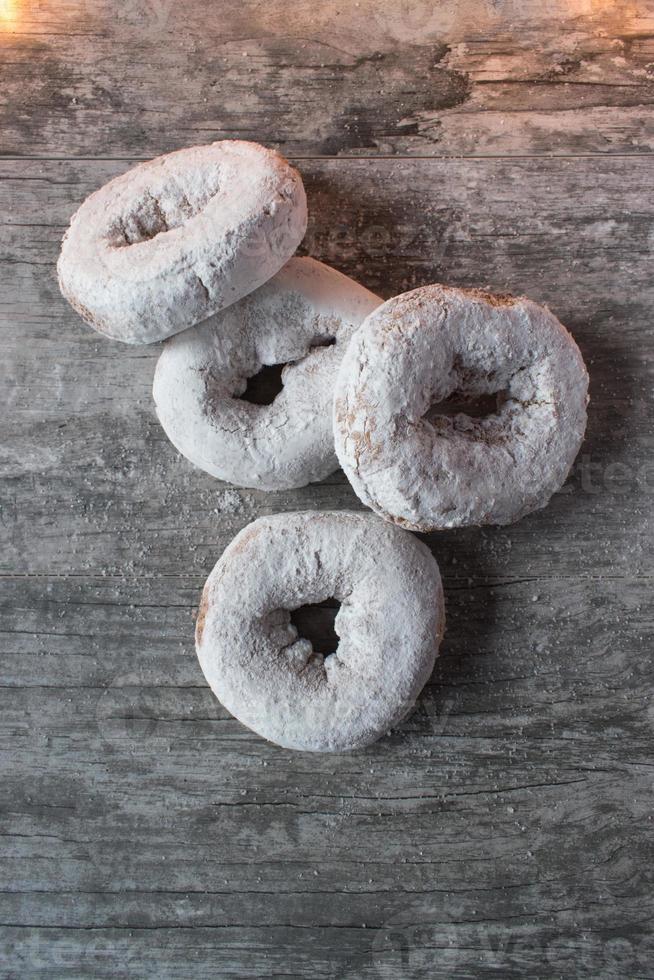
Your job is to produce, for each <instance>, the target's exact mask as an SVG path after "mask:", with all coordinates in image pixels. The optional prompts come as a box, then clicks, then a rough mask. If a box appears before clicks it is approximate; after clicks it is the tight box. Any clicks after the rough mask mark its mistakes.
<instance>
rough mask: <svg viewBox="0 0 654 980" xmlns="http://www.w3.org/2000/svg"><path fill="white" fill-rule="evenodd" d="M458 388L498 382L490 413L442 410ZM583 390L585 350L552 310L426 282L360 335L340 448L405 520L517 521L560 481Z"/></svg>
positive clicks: (489, 389)
mask: <svg viewBox="0 0 654 980" xmlns="http://www.w3.org/2000/svg"><path fill="white" fill-rule="evenodd" d="M453 392H461V393H464V394H465V395H467V396H470V397H472V398H475V397H478V396H481V395H490V394H494V393H501V394H500V396H499V398H498V405H497V408H496V411H495V412H494V413H492V414H491V415H489V416H487V417H485V418H470V417H468V416H467V415H465V414H463V413H461V414H456V415H454V417H446V416H445V415H441V416H439V415H438V414H437V412H438V409H437V407H435V406H437V405H438V404H442V403H443V402H444V401H445V399H447V398H448V396H450V395H451V394H452V393H453ZM587 401H588V375H587V373H586V369H585V367H584V363H583V360H582V357H581V354H580V352H579V349H578V348H577V345H576V344H575V342H574V340H573V339H572V337H571V336H570V334H569V333H568V332H567V330H566V329H565V328H564V327H563V326H562V325H561V324H560V323H559V321H558V320H557V319H556V318H555V317H554V316H553V315H552V314H551V313H550V312H549V311H548V310H547V309H545V308H543V307H540V306H537V305H536V304H535V303H532V302H531V301H530V300H528V299H524V298H518V299H516V298H512V297H501V296H493V295H490V294H487V293H483V292H480V291H478V290H461V289H452V288H447V287H444V286H437V285H433V286H425V287H422V288H420V289H416V290H413V291H412V292H409V293H404V294H403V295H401V296H397V297H395V298H394V299H391V300H389V301H388V302H387V303H384V305H383V306H381V307H379V308H378V309H377V310H376V311H375V312H374V313H372V314H371V315H370V316H369V317H368V319H367V320H366V321H365V323H364V324H363V325H362V326H361V329H360V330H359V331H358V332H357V334H356V335H355V337H354V338H353V340H352V341H351V343H350V346H349V348H348V351H347V353H346V356H345V357H344V359H343V362H342V364H341V369H340V372H339V376H338V379H337V384H336V392H335V403H334V406H335V407H334V435H335V444H336V451H337V454H338V458H339V461H340V463H341V466H342V467H343V469H344V470H345V472H346V474H347V476H348V478H349V480H350V482H351V484H352V486H353V487H354V490H355V491H356V493H357V495H358V496H359V497H360V499H361V500H362V501H363V502H364V503H365V504H367V505H368V506H369V507H371V508H372V509H373V510H374V511H375V512H376V513H378V514H380V515H381V516H382V517H384V518H386V519H387V520H390V521H393V522H395V523H397V524H400V525H401V526H403V527H406V528H410V529H412V530H418V531H429V530H434V529H437V528H451V527H460V526H462V525H467V524H509V523H511V522H512V521H516V520H518V519H519V518H520V517H522V516H524V515H525V514H528V513H529V512H530V511H533V510H535V509H537V508H539V507H544V506H545V505H546V504H547V502H548V501H549V499H550V497H551V495H552V494H553V493H554V492H555V491H556V490H558V489H559V488H560V487H561V486H562V484H563V483H564V481H565V479H566V477H567V475H568V472H569V470H570V467H571V466H572V463H573V461H574V459H575V457H576V455H577V452H578V451H579V447H580V445H581V442H582V439H583V436H584V431H585V427H586V404H587ZM434 413H436V414H434Z"/></svg>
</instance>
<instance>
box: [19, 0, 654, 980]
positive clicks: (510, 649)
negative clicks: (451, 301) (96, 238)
mask: <svg viewBox="0 0 654 980" xmlns="http://www.w3.org/2000/svg"><path fill="white" fill-rule="evenodd" d="M653 105H654V3H653V2H652V0H635V2H631V0H613V2H609V0H551V2H550V3H543V2H542V0H538V2H537V0H520V2H518V0H446V2H443V3H441V4H434V3H427V2H423V0H411V2H406V0H400V2H397V3H390V2H389V3H382V2H381V0H359V2H357V3H353V2H350V0H323V2H322V3H318V2H317V0H285V2H281V0H241V2H240V3H239V4H231V3H228V2H227V0H217V2H213V3H211V2H210V0H204V2H201V0H185V2H184V3H182V2H180V3H172V2H171V0H126V2H121V3H118V2H113V3H109V2H108V0H93V2H91V0H88V2H86V3H85V2H82V0H67V2H65V0H31V2H30V0H0V133H1V136H0V139H1V145H0V151H1V156H0V324H1V342H2V358H1V364H0V370H1V371H2V374H3V376H4V383H3V391H4V392H6V395H7V403H6V405H7V407H6V409H5V411H4V412H3V415H2V423H1V424H2V428H3V439H2V453H3V464H2V469H3V476H4V481H3V486H2V520H1V525H0V527H1V531H2V539H3V540H2V552H1V554H2V569H3V572H2V606H1V608H2V621H1V630H2V634H1V635H2V660H1V664H2V674H1V680H0V684H1V687H0V702H1V705H2V712H1V715H0V732H1V738H2V743H1V754H0V765H1V767H2V781H1V784H0V796H1V814H0V816H1V823H0V827H1V835H2V836H1V839H0V848H1V856H0V922H1V924H2V931H1V933H0V975H1V976H2V977H3V978H4V977H9V978H21V980H23V978H25V977H49V978H51V977H54V978H60V977H94V978H95V977H112V978H114V977H136V978H141V977H148V978H149V977H152V978H174V980H180V978H193V980H197V978H214V977H218V978H237V977H238V978H252V977H269V976H275V977H289V978H290V977H307V978H309V977H310V978H330V980H331V978H339V980H340V978H347V980H355V978H356V980H360V978H363V980H374V978H382V980H384V978H385V980H397V978H399V980H402V978H427V977H429V978H434V977H439V978H448V980H449V978H451V977H487V976H488V977H490V976H492V977H496V976H501V977H503V978H506V977H509V978H511V977H530V978H531V977H558V976H562V977H566V978H569V977H586V976H589V977H590V976H592V977H602V978H604V977H610V978H613V977H615V978H618V977H619V978H635V977H650V976H654V947H653V944H652V932H651V922H652V916H653V913H654V901H653V898H652V857H653V848H652V840H653V834H652V779H653V772H654V770H653V769H652V765H653V762H652V752H651V742H652V726H653V723H654V709H653V708H652V705H651V702H650V694H651V681H652V648H653V642H652V640H653V632H654V630H653V617H652V542H653V534H652V494H653V490H654V462H653V460H652V448H653V446H654V440H653V437H652V401H651V396H652V373H653V372H652V365H653V362H652V354H653V351H654V337H653V316H654V314H653V310H654V265H653V252H654V199H653V196H652V182H653V178H654V167H653V165H652V160H653V157H652V150H654V113H653ZM223 137H238V138H245V139H254V140H258V141H261V142H264V143H266V144H269V145H271V146H277V147H279V148H280V149H281V150H282V151H283V152H284V153H285V154H286V155H288V156H289V157H290V158H291V159H292V160H293V161H294V162H295V163H296V164H297V166H298V167H299V168H300V169H301V171H302V174H303V176H304V178H305V181H306V186H307V190H308V196H309V204H310V208H311V221H310V228H309V232H308V235H307V239H306V242H305V250H306V251H307V252H309V253H310V254H312V255H315V256H316V257H317V258H320V259H323V260H324V261H327V262H329V263H332V264H333V265H335V266H337V267H338V268H339V269H341V270H343V271H345V272H346V273H348V274H350V275H352V276H354V277H355V278H357V279H359V280H360V281H361V282H363V283H364V284H365V285H366V286H368V287H370V288H371V289H374V290H377V291H379V292H381V293H382V294H383V295H384V296H390V295H392V294H394V293H397V292H400V291H402V290H404V289H408V288H411V287H413V286H416V285H419V284H423V283H428V282H432V281H435V280H442V281H445V282H448V283H451V284H455V285H465V286H470V285H480V286H488V287H490V288H491V289H494V290H499V291H513V292H517V293H526V294H528V295H529V296H531V297H532V298H533V299H535V300H537V301H539V302H544V303H547V304H548V305H549V306H550V307H551V308H552V310H553V311H554V312H555V313H556V314H557V316H559V317H560V318H561V319H562V320H563V322H564V323H566V324H567V325H568V326H569V327H570V329H571V330H572V331H573V333H574V335H575V337H576V338H577V340H578V342H579V344H580V346H581V348H582V350H583V353H584V356H585V357H586V359H587V363H588V366H589V370H590V374H591V396H592V402H591V406H590V422H589V429H588V436H587V439H586V442H585V444H584V447H583V449H582V452H581V454H580V457H579V459H578V462H577V464H576V466H575V468H574V471H573V474H572V476H571V478H570V480H569V481H568V483H567V484H566V486H565V488H564V489H563V491H562V492H561V493H560V494H558V495H557V496H556V497H555V498H554V500H553V501H552V503H551V505H550V506H549V507H548V508H547V509H546V510H544V511H541V512H540V513H537V514H534V515H532V516H531V517H528V518H526V519H525V520H523V521H521V522H520V523H518V524H516V525H514V526H513V527H508V528H485V529H477V528H470V529H466V530H463V531H460V532H456V533H446V534H438V535H432V536H431V537H430V538H429V543H430V545H431V546H432V547H433V550H434V554H435V555H436V556H437V558H438V561H439V563H440V565H441V569H442V572H443V575H444V580H445V586H446V594H447V602H448V616H449V619H448V631H447V636H446V640H445V643H444V646H443V651H442V658H441V660H440V662H439V666H438V667H437V669H436V672H435V674H434V676H433V678H432V680H431V682H430V683H429V685H428V687H427V688H426V690H425V692H424V694H423V696H422V698H421V700H420V703H419V706H418V710H417V711H416V713H415V714H414V715H413V717H412V718H411V719H410V720H409V721H407V722H406V724H404V725H403V726H402V728H401V729H400V730H398V731H395V732H393V733H392V734H391V735H390V736H389V737H387V738H385V739H383V740H382V741H380V742H379V743H378V744H377V745H375V746H374V747H373V748H371V749H369V750H367V751H362V752H356V753H354V754H350V755H342V756H313V755H305V754H298V753H292V752H288V751H285V750H282V749H279V748H276V747H274V746H271V745H268V744H266V743H265V742H263V741H262V740H261V739H260V738H258V737H256V736H255V735H254V734H252V733H250V732H249V731H247V730H246V729H244V728H243V727H242V726H241V725H240V724H238V723H237V722H236V721H234V720H233V719H232V718H231V717H230V716H229V715H228V714H227V712H226V711H225V710H223V708H222V707H221V705H220V704H219V703H218V702H217V701H216V700H215V698H214V697H213V696H212V694H211V693H210V691H209V689H208V688H207V686H206V684H205V682H204V678H203V675H202V673H201V671H200V668H199V666H198V663H197V660H196V658H195V654H194V650H193V621H194V615H195V612H196V609H197V603H198V598H199V593H200V589H201V587H202V584H203V581H204V579H205V577H206V575H207V573H208V571H209V570H210V569H211V567H212V566H213V564H214V563H215V561H216V560H217V558H218V557H219V555H220V554H221V552H222V550H223V548H224V547H225V546H226V544H227V543H228V542H229V541H230V540H231V538H232V537H233V536H234V534H235V533H236V532H237V531H238V530H239V529H240V528H241V527H243V526H244V525H245V524H246V523H248V522H249V521H250V520H252V519H253V518H255V517H256V516H257V515H261V514H267V513H271V512H276V511H286V510H302V509H306V508H314V507H318V508H335V509H343V508H354V509H360V504H359V502H358V500H357V499H356V498H355V496H354V494H353V493H352V491H351V490H350V488H349V486H348V484H347V482H346V480H345V478H344V477H343V475H342V474H341V473H340V472H339V473H336V474H334V475H333V476H332V477H331V478H330V479H328V480H326V481H325V482H324V483H322V484H320V485H316V486H311V487H306V488H305V489H303V490H298V491H293V492H288V493H269V494H265V493H260V492H257V491H252V490H239V489H235V488H233V487H230V486H226V485H224V484H221V483H219V482H217V481H215V480H212V479H211V478H210V477H208V476H207V475H205V474H203V473H201V472H199V471H198V470H195V469H193V468H192V467H191V466H190V464H189V463H187V462H186V460H184V459H183V458H181V457H180V456H179V455H178V454H177V453H176V452H175V450H174V449H173V447H172V446H171V445H170V444H169V442H168V441H167V439H166V437H165V436H164V434H163V432H162V430H161V429H160V427H159V425H158V423H157V421H156V418H155V415H154V411H153V405H152V399H151V395H150V388H151V381H152V373H153V369H154V365H155V361H156V358H157V356H158V349H157V348H156V347H155V348H148V349H130V348H127V347H123V346H120V345H119V344H116V343H111V342H109V341H106V340H104V339H103V338H101V337H100V336H98V335H96V334H94V333H93V332H92V331H91V330H90V329H89V328H88V327H86V326H85V325H84V324H83V323H82V322H81V321H80V320H79V319H78V318H77V317H76V316H75V315H74V314H73V313H72V311H71V310H70V309H69V308H68V306H67V305H66V304H65V302H64V301H63V299H62V298H61V297H60V296H59V293H58V290H57V285H56V280H55V275H54V263H55V260H56V257H57V254H58V249H59V243H60V239H61V236H62V234H63V232H64V229H65V227H66V225H67V223H68V221H69V218H70V216H71V214H72V213H73V211H74V210H75V208H76V207H77V206H78V205H79V204H80V202H81V201H82V200H83V199H84V198H85V197H86V195H87V194H88V193H89V192H90V191H92V190H94V189H95V188H97V187H99V186H100V185H101V184H103V183H104V182H105V181H106V180H107V179H109V178H110V177H112V176H114V175H115V174H118V173H121V172H122V171H124V170H125V169H127V168H128V167H129V166H130V164H132V163H133V162H134V161H137V160H142V159H147V158H150V157H152V156H154V155H156V154H158V153H161V152H165V151H168V150H172V149H175V148H178V147H181V146H186V145H188V144H192V143H196V142H209V141H211V140H214V139H221V138H223ZM389 654H392V651H389Z"/></svg>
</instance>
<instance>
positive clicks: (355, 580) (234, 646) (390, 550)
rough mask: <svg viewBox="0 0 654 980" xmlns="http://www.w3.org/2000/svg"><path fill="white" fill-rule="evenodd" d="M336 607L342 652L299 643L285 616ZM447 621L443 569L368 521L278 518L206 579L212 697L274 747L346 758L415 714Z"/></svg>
mask: <svg viewBox="0 0 654 980" xmlns="http://www.w3.org/2000/svg"><path fill="white" fill-rule="evenodd" d="M332 597H333V598H335V599H337V600H338V601H339V602H340V603H341V607H340V609H339V611H338V614H337V616H336V621H335V629H336V632H337V634H338V636H339V643H338V648H337V650H336V652H335V653H333V654H331V655H329V656H328V657H326V658H324V657H323V656H322V655H321V654H318V653H315V652H314V651H313V648H312V646H311V643H310V642H309V641H308V640H306V639H300V638H298V634H297V630H296V629H295V627H294V626H293V625H292V624H291V622H290V614H289V610H294V609H297V608H299V607H301V606H303V605H306V604H313V603H318V602H322V601H324V600H326V599H328V598H332ZM444 623H445V617H444V603H443V592H442V586H441V579H440V575H439V572H438V566H437V564H436V562H435V560H434V558H433V557H432V555H431V552H430V551H429V550H428V548H427V547H426V546H425V545H424V544H422V543H421V542H420V541H418V540H417V539H416V538H414V537H413V536H412V535H410V534H406V533H405V532H404V531H401V530H399V528H395V527H393V526H392V525H390V524H384V523H383V522H382V521H380V520H378V518H376V517H373V516H372V515H370V514H353V513H347V512H340V513H318V512H313V511H310V512H306V513H302V514H276V515H275V516H273V517H262V518H260V519H259V520H257V521H254V523H252V524H250V525H249V526H248V527H246V528H245V529H244V530H242V531H241V532H240V534H238V535H237V536H236V538H235V539H234V540H233V541H232V543H231V544H230V545H229V547H228V548H227V550H226V551H225V553H224V554H223V556H222V558H221V559H220V561H219V562H218V564H217V565H216V567H215V568H214V570H213V571H212V573H211V575H210V576H209V578H208V580H207V584H206V586H205V588H204V593H203V596H202V602H201V605H200V610H199V613H198V620H197V629H196V648H197V653H198V657H199V660H200V665H201V667H202V670H203V671H204V674H205V677H206V678H207V681H208V682H209V685H210V686H211V688H212V690H213V692H214V694H215V695H216V696H217V697H218V698H219V699H220V701H221V702H222V703H223V704H224V706H225V707H226V708H227V710H228V711H230V712H231V713H232V714H233V715H234V716H235V717H236V718H238V720H239V721H241V722H242V723H243V724H244V725H247V726H248V728H251V729H252V730H253V731H255V732H257V733H258V734H259V735H262V736H263V737H264V738H266V739H268V740H269V741H271V742H276V743H277V744H278V745H282V746H285V747H286V748H291V749H301V750H305V751H309V752H339V751H345V750H348V749H354V748H358V747H360V746H364V745H368V744H370V743H371V742H374V741H375V740H376V739H377V738H379V736H380V735H382V734H383V733H384V732H386V731H388V729H389V728H390V727H392V726H393V725H396V724H397V723H398V722H400V721H401V720H402V719H403V718H404V717H405V716H406V715H407V714H408V712H409V711H410V710H411V708H412V707H413V705H414V703H415V700H416V698H417V696H418V694H419V693H420V691H421V689H422V687H423V686H424V684H425V682H426V681H427V679H428V678H429V675H430V674H431V671H432V668H433V665H434V660H435V658H436V655H437V652H438V646H439V643H440V640H441V637H442V634H443V629H444Z"/></svg>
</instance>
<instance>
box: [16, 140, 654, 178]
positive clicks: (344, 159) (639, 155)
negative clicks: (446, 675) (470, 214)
mask: <svg viewBox="0 0 654 980" xmlns="http://www.w3.org/2000/svg"><path fill="white" fill-rule="evenodd" d="M213 142H216V141H213ZM218 142H220V141H218ZM189 145H191V144H189ZM170 152H171V153H172V152H175V151H174V149H173V150H171V151H170ZM279 152H280V153H281V150H280V151H279ZM156 156H161V154H156ZM156 156H155V157H151V156H143V157H137V156H116V157H111V156H109V157H100V156H95V157H77V156H52V157H46V156H29V155H25V156H15V155H12V156H5V154H3V153H0V163H25V162H26V161H29V162H34V163H39V162H47V163H56V162H59V161H61V162H64V163H115V162H120V161H125V162H127V163H146V162H147V161H148V160H152V159H155V158H156ZM643 158H645V159H648V158H649V159H653V160H654V151H651V152H647V153H644V152H641V151H638V152H635V153H475V154H444V155H439V154H431V153H423V154H419V153H413V154H406V153H370V154H358V153H356V154H355V153H352V154H349V155H341V156H324V155H322V154H320V153H316V154H312V155H305V156H296V155H295V154H289V156H288V159H289V160H293V161H298V162H300V161H302V160H323V161H324V162H325V163H330V162H331V163H353V162H356V161H358V160H373V161H378V160H391V161H393V162H394V163H409V162H411V161H413V160H472V161H474V160H507V161H510V160H633V159H643ZM0 179H2V178H0ZM11 179H12V180H15V179H16V178H15V177H12V178H11ZM19 179H20V178H19Z"/></svg>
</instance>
